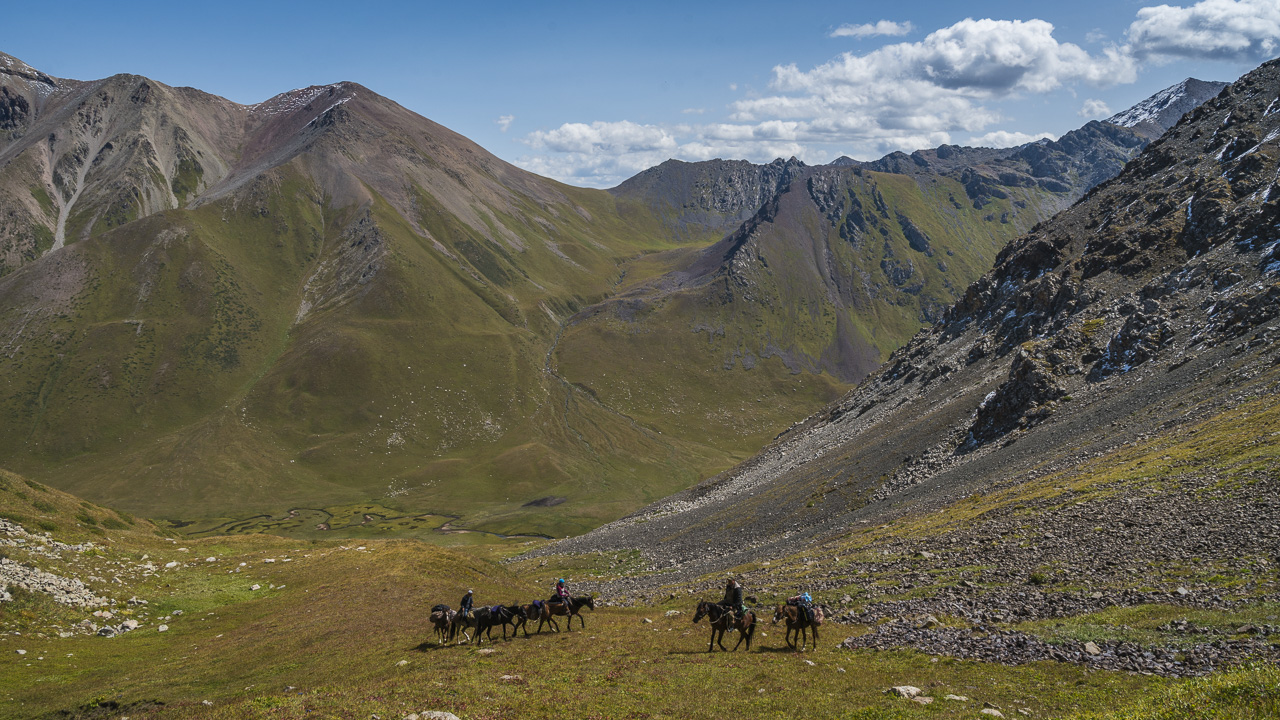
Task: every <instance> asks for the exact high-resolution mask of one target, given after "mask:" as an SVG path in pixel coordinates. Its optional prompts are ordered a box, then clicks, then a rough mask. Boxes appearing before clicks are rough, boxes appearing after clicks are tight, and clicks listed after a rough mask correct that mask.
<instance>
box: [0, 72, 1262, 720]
mask: <svg viewBox="0 0 1280 720" xmlns="http://www.w3.org/2000/svg"><path fill="white" fill-rule="evenodd" d="M1278 341H1280V60H1273V61H1271V62H1268V63H1266V64H1264V65H1262V66H1261V67H1259V68H1257V69H1256V70H1254V71H1253V72H1251V73H1249V74H1247V75H1245V76H1243V77H1242V78H1240V79H1239V80H1238V81H1236V82H1234V83H1231V84H1229V85H1228V84H1225V83H1209V82H1202V81H1199V80H1192V79H1188V80H1186V81H1184V82H1183V83H1180V84H1178V85H1176V86H1174V87H1171V88H1168V89H1166V90H1164V91H1161V92H1160V93H1158V94H1156V95H1155V96H1152V97H1151V98H1149V99H1147V100H1145V101H1143V102H1141V103H1139V104H1137V105H1135V106H1134V107H1133V108H1131V109H1129V110H1127V111H1124V112H1121V113H1119V114H1116V115H1115V116H1113V117H1111V118H1110V119H1109V120H1108V121H1105V122H1089V123H1088V124H1086V125H1084V126H1083V127H1081V128H1079V129H1077V130H1075V131H1072V132H1069V133H1067V134H1065V135H1063V136H1062V137H1061V138H1059V139H1058V140H1055V141H1039V142H1035V143H1031V144H1027V145H1022V146H1019V147H1015V148H1007V149H989V148H968V147H957V146H952V145H943V146H941V147H938V148H935V149H929V150H920V151H917V152H914V153H911V154H905V153H894V154H891V155H888V156H886V157H883V158H881V159H879V160H876V161H873V162H859V161H855V160H852V159H849V158H841V159H840V160H837V161H835V162H833V163H830V164H828V165H822V166H811V165H805V164H804V163H802V162H800V161H798V160H796V159H794V158H793V159H790V160H783V159H778V160H776V161H774V162H772V163H768V164H765V165H755V164H752V163H749V162H745V161H733V160H712V161H707V162H697V163H686V162H679V161H675V160H671V161H668V162H665V163H662V164H660V165H658V166H656V167H653V168H650V169H648V170H646V171H644V172H642V173H640V174H638V175H636V176H635V177H632V178H631V179H629V180H627V181H625V182H623V183H622V184H621V185H619V186H617V187H615V188H612V189H610V190H590V189H582V188H576V187H572V186H569V185H565V184H561V183H558V182H555V181H552V180H549V179H546V178H542V177H539V176H537V175H534V174H531V173H528V172H526V171H523V170H521V169H518V168H516V167H513V166H511V165H509V164H507V163H505V162H503V161H501V160H500V159H498V158H497V157H495V156H493V155H491V154H490V153H488V152H486V151H485V150H484V149H482V148H480V147H479V146H477V145H475V144H474V143H472V142H470V141H469V140H467V139H466V138H464V137H461V136H460V135H458V134H456V133H453V132H451V131H450V130H448V129H446V128H444V127H441V126H440V125H437V124H435V123H433V122H431V121H430V120H427V119H425V118H423V117H420V116H418V115H416V114H414V113H413V112H410V111H408V110H406V109H405V108H403V107H401V106H399V105H397V104H396V103H395V102H393V101H391V100H388V99H386V98H383V97H380V96H378V95H377V94H375V93H373V92H372V91H370V90H368V89H367V88H364V87H362V86H360V85H356V84H354V83H347V82H343V83H337V84H334V85H324V86H314V87H309V88H305V89H301V90H293V91H290V92H287V93H284V94H282V95H278V96H276V97H273V98H271V99H269V100H267V101H265V102H262V103H259V104H257V105H249V106H245V105H239V104H236V103H234V102H231V101H228V100H225V99H223V98H219V97H216V96H212V95H209V94H206V93H203V92H200V91H198V90H194V89H191V88H178V87H169V86H166V85H164V84H162V83H159V82H156V81H154V80H150V79H147V78H143V77H138V76H133V75H117V76H113V77H110V78H107V79H104V80H97V81H91V82H90V81H76V80H68V79H63V78H56V77H53V76H50V75H48V74H46V73H43V72H41V71H39V70H37V69H34V68H32V67H30V66H28V65H26V64H25V63H23V62H21V61H20V60H18V59H16V58H13V57H10V56H7V55H2V54H0V468H3V469H0V658H3V659H2V660H0V698H3V701H4V702H0V717H14V718H124V717H128V718H134V719H135V720H136V719H137V718H169V717H175V718H299V719H300V718H313V717H333V718H369V717H372V718H403V719H404V720H424V719H426V718H433V719H437V720H439V719H443V720H449V718H454V719H455V720H456V718H458V717H462V718H524V717H557V718H566V717H573V718H577V717H582V718H615V717H617V718H677V717H678V718H721V717H732V716H743V717H779V718H790V717H798V716H804V717H841V718H855V719H858V720H873V719H874V720H901V719H904V718H917V717H948V718H1000V717H1011V718H1012V717H1032V718H1039V717H1055V718H1056V717H1063V718H1071V719H1072V720H1120V719H1122V718H1124V719H1127V720H1193V719H1196V720H1199V719H1201V718H1215V719H1216V718H1224V719H1226V718H1231V719H1241V720H1243V719H1244V718H1259V717H1280V571H1278V570H1277V567H1278V563H1280V557H1278V556H1277V547H1280V499H1278V498H1280V495H1278V492H1280V488H1277V478H1278V477H1280V402H1278V401H1277V398H1280V392H1278V390H1280V344H1278ZM566 536H567V537H566ZM726 576H729V577H732V578H735V579H738V580H741V581H742V583H743V585H745V586H746V597H745V609H747V610H750V611H752V612H753V613H755V615H754V617H756V619H757V623H756V629H755V634H754V636H753V637H754V642H755V645H754V646H752V645H751V642H748V643H747V645H748V647H747V652H742V651H738V652H723V653H722V652H718V650H719V648H717V647H716V642H715V639H714V635H713V636H712V639H711V641H710V642H708V640H707V635H706V632H708V628H707V626H706V625H700V624H697V623H698V622H699V621H700V620H701V619H702V614H703V612H704V611H705V610H706V608H705V607H703V608H697V605H698V601H700V600H710V601H712V602H714V601H715V600H717V599H718V598H719V597H720V593H721V591H722V589H724V588H725V584H726ZM556 578H568V580H569V583H570V584H571V585H572V586H573V590H574V594H580V595H582V596H583V597H582V598H581V599H582V601H583V603H584V605H585V607H587V608H590V610H589V611H587V612H585V613H582V615H581V616H580V617H578V618H574V619H571V622H570V624H569V626H568V628H564V627H563V626H562V625H558V626H554V630H547V631H545V632H544V631H543V627H542V624H541V623H540V622H538V623H536V629H535V623H534V622H530V623H527V624H525V625H523V626H520V625H519V623H516V624H514V625H512V632H513V633H516V632H517V629H519V631H520V632H521V634H517V635H515V637H514V638H512V639H510V640H508V637H507V625H506V624H503V625H502V626H501V633H502V640H497V639H496V638H494V637H492V635H489V636H483V635H481V633H480V632H479V630H477V632H476V633H475V637H474V638H472V637H471V636H469V635H468V636H466V637H467V643H466V644H465V646H463V645H459V644H458V643H457V642H456V640H457V636H455V637H454V638H453V639H447V638H435V639H433V638H432V636H431V625H430V623H429V622H428V619H427V616H428V613H429V610H428V608H432V607H433V604H435V603H441V604H445V605H448V606H452V605H453V604H455V603H456V598H457V597H458V596H459V595H462V594H463V593H464V592H465V593H466V594H465V595H464V597H465V598H466V599H467V600H466V603H467V604H469V603H470V599H471V598H472V597H473V596H474V597H476V598H478V600H477V601H476V608H475V609H476V611H477V615H476V617H477V618H479V617H481V616H484V617H497V618H502V617H504V615H503V613H504V607H503V606H495V605H489V603H494V602H502V603H507V602H508V601H511V602H512V606H516V605H518V604H519V603H527V602H529V601H530V600H531V599H541V598H544V597H546V592H547V589H548V588H550V587H551V586H552V584H554V583H555V582H556ZM732 589H733V588H732V585H730V587H729V591H730V592H731V591H732ZM472 591H474V592H472ZM798 592H807V593H811V594H812V595H813V602H814V604H815V605H817V606H818V607H819V608H821V609H822V610H823V611H824V614H825V621H824V623H823V624H821V625H820V626H819V628H816V629H813V631H812V634H806V636H805V639H804V640H802V641H800V644H799V647H797V646H796V645H794V644H792V642H791V638H790V633H789V632H788V631H786V630H784V628H783V627H780V626H778V625H777V623H778V622H779V620H778V618H779V617H780V615H781V613H783V612H785V611H786V608H785V605H784V603H786V602H787V599H788V598H789V597H791V596H794V595H796V594H797V593H798ZM587 595H590V597H589V598H588V597H587ZM727 597H729V595H727V594H726V598H727ZM712 607H716V608H718V606H712ZM775 608H776V610H775ZM507 611H508V612H509V610H507ZM522 612H523V611H522ZM540 612H541V608H535V610H531V611H530V613H531V614H537V613H540ZM775 612H776V613H778V615H775ZM548 613H549V609H548ZM513 618H514V616H513ZM534 619H535V620H537V617H535V618H534ZM770 619H773V620H774V624H773V625H770V624H769V621H770ZM691 620H692V621H693V622H692V623H691V622H690V621H691ZM561 622H563V619H562V620H561ZM575 625H576V627H575ZM493 629H494V630H497V629H498V628H497V627H496V626H495V627H494V628H493ZM461 630H462V631H464V632H465V631H467V628H466V627H465V625H464V626H462V627H461ZM561 630H565V631H564V632H561ZM819 630H820V633H819ZM784 633H785V634H784ZM739 637H741V638H742V639H744V640H745V639H746V637H747V635H746V634H745V633H743V634H741V635H740V636H739ZM810 638H811V640H810ZM472 640H474V642H475V644H472ZM732 642H737V638H734V639H733V640H725V643H726V644H729V643H732Z"/></svg>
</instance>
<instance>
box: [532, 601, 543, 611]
mask: <svg viewBox="0 0 1280 720" xmlns="http://www.w3.org/2000/svg"><path fill="white" fill-rule="evenodd" d="M529 604H530V605H532V606H533V609H534V610H537V611H538V612H542V601H541V600H534V601H533V602H531V603H529Z"/></svg>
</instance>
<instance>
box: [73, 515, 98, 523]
mask: <svg viewBox="0 0 1280 720" xmlns="http://www.w3.org/2000/svg"><path fill="white" fill-rule="evenodd" d="M76 519H77V520H79V521H80V522H82V523H84V524H85V525H97V524H98V521H97V520H95V519H94V518H93V516H92V515H90V514H89V513H80V514H79V515H76Z"/></svg>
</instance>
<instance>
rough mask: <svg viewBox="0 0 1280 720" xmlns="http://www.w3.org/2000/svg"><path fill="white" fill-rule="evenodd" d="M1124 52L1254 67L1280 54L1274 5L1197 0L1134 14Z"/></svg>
mask: <svg viewBox="0 0 1280 720" xmlns="http://www.w3.org/2000/svg"><path fill="white" fill-rule="evenodd" d="M1127 34H1128V38H1129V51H1130V52H1131V53H1132V54H1133V56H1134V57H1136V58H1139V59H1148V58H1150V59H1153V60H1157V61H1159V60H1165V59H1172V58H1194V59H1205V60H1230V61H1235V62H1243V63H1256V62H1259V61H1262V60H1266V59H1269V58H1272V57H1274V56H1275V55H1276V54H1277V52H1280V3H1277V2H1276V0H1202V1H1201V2H1198V3H1196V4H1195V5H1192V6H1190V7H1174V6H1171V5H1157V6H1154V7H1145V8H1142V9H1141V10H1139V11H1138V19H1137V20H1135V21H1134V22H1133V24H1132V25H1130V26H1129V30H1128V33H1127Z"/></svg>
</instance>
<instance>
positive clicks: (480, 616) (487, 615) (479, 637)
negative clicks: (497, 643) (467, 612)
mask: <svg viewBox="0 0 1280 720" xmlns="http://www.w3.org/2000/svg"><path fill="white" fill-rule="evenodd" d="M475 614H476V644H477V645H479V644H480V643H481V642H484V636H485V635H486V634H487V635H488V636H489V642H493V628H494V627H496V626H498V625H501V626H502V639H503V640H506V639H507V625H511V624H513V623H514V622H515V614H514V613H512V612H511V609H510V608H506V607H503V606H501V605H494V606H493V607H487V606H486V607H482V608H479V609H478V610H476V613H475Z"/></svg>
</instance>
